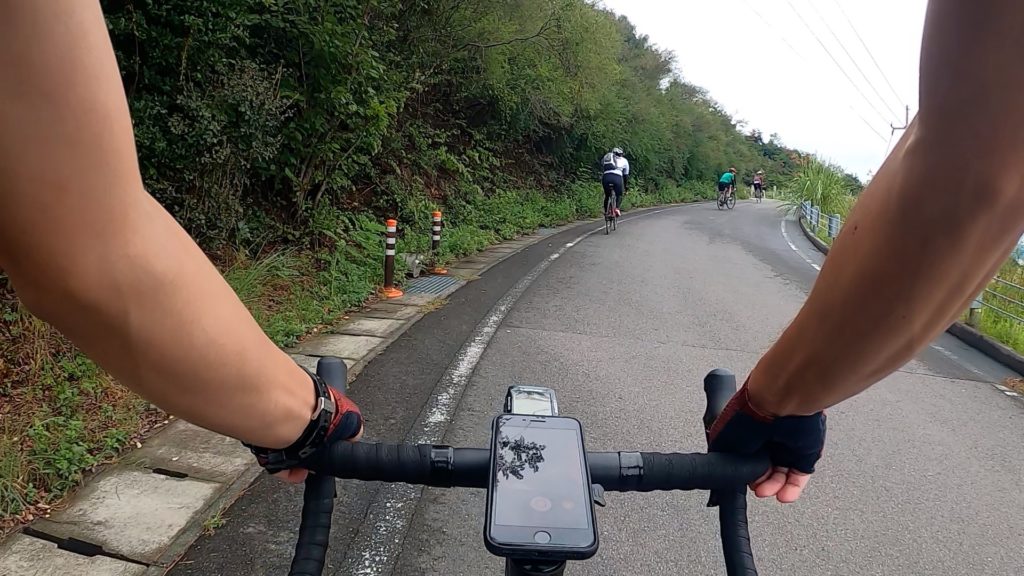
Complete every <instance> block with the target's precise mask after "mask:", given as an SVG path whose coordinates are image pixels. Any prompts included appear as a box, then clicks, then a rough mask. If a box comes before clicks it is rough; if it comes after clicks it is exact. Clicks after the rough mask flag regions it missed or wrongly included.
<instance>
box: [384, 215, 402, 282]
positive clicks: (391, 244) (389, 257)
mask: <svg viewBox="0 0 1024 576" xmlns="http://www.w3.org/2000/svg"><path fill="white" fill-rule="evenodd" d="M385 225H386V226H387V228H386V230H387V231H386V233H385V240H384V289H383V290H382V291H381V293H382V294H383V295H384V297H385V298H400V297H401V296H402V294H403V292H402V291H401V290H399V289H398V288H395V241H396V237H397V236H398V221H397V220H394V219H389V220H388V221H387V222H386V224H385Z"/></svg>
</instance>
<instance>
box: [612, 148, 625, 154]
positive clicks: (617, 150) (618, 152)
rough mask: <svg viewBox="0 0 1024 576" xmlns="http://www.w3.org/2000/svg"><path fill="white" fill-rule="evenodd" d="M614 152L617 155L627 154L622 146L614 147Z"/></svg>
mask: <svg viewBox="0 0 1024 576" xmlns="http://www.w3.org/2000/svg"><path fill="white" fill-rule="evenodd" d="M612 154H615V155H616V156H622V155H623V154H625V152H623V151H622V148H612Z"/></svg>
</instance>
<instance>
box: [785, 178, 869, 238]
mask: <svg viewBox="0 0 1024 576" xmlns="http://www.w3.org/2000/svg"><path fill="white" fill-rule="evenodd" d="M853 192H854V190H853V187H852V185H851V182H850V179H849V177H847V176H846V175H845V174H844V173H843V171H842V169H841V168H839V167H838V166H833V165H831V164H828V163H826V162H822V161H820V160H817V159H814V158H812V159H810V160H808V161H807V162H806V163H805V164H804V165H803V167H802V168H801V169H800V170H799V171H798V172H797V173H796V174H795V175H794V176H793V177H792V178H791V179H790V180H789V181H788V182H787V183H786V184H785V185H784V186H783V189H782V202H783V209H784V210H789V211H791V212H796V211H798V210H800V207H801V205H802V204H803V203H804V202H810V203H811V204H812V205H813V206H817V207H818V210H819V212H820V214H821V216H820V217H819V221H818V222H817V223H813V222H808V225H809V226H810V230H811V231H812V232H813V233H814V234H815V235H816V236H817V237H818V238H820V239H821V240H822V241H823V242H825V243H826V244H832V238H831V237H830V236H829V235H828V216H829V215H833V214H838V215H839V217H840V218H846V216H847V214H849V213H850V208H852V207H853V203H854V201H855V200H856V197H855V196H854V195H853Z"/></svg>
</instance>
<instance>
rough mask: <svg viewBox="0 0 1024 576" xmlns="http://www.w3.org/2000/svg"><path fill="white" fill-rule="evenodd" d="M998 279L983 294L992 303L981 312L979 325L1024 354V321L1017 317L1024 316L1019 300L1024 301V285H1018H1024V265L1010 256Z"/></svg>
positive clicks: (997, 275)
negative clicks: (1023, 287)
mask: <svg viewBox="0 0 1024 576" xmlns="http://www.w3.org/2000/svg"><path fill="white" fill-rule="evenodd" d="M996 279H997V280H993V281H992V282H991V283H990V284H989V286H988V290H986V291H985V292H984V293H983V294H982V301H983V302H985V304H987V305H988V306H984V307H982V309H981V310H980V311H979V312H978V329H979V330H981V331H982V332H983V333H985V334H987V335H988V336H991V337H993V338H995V339H996V340H998V341H1000V342H1002V343H1003V344H1006V345H1007V346H1009V347H1011V348H1013V349H1014V350H1016V351H1017V352H1020V353H1022V354H1024V323H1021V322H1020V321H1018V320H1017V319H1016V318H1024V305H1022V304H1019V303H1024V289H1022V288H1018V286H1024V266H1021V265H1020V264H1018V263H1017V262H1016V260H1014V259H1013V258H1010V259H1009V260H1007V262H1006V263H1005V264H1003V266H1002V267H1001V268H1000V269H999V273H998V274H996ZM999 280H1002V282H1000V281H999ZM992 308H997V309H998V310H993V309H992ZM1000 311H1002V313H1001V312H1000ZM1014 316H1016V318H1014Z"/></svg>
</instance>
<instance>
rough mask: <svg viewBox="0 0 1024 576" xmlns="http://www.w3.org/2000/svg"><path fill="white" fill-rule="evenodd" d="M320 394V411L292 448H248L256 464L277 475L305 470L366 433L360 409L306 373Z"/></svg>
mask: <svg viewBox="0 0 1024 576" xmlns="http://www.w3.org/2000/svg"><path fill="white" fill-rule="evenodd" d="M306 373H307V374H309V377H310V379H311V380H312V384H313V389H314V391H315V394H316V398H317V401H316V409H315V411H314V413H313V414H312V416H311V417H310V422H309V426H307V427H306V429H305V430H304V431H303V432H302V435H301V436H299V439H298V440H296V441H295V442H294V443H293V444H292V445H291V446H288V447H287V448H284V449H281V450H271V449H269V448H260V447H257V446H252V445H249V444H246V446H247V447H248V448H249V449H250V450H251V451H252V453H253V454H254V455H255V456H256V460H257V461H259V463H260V465H261V466H263V467H264V468H265V469H266V470H267V472H269V473H271V474H273V473H276V472H281V471H283V470H289V469H291V468H304V467H305V466H304V463H305V462H307V461H308V460H310V459H311V458H312V457H313V456H315V455H316V454H317V453H318V452H320V451H321V450H323V449H324V448H326V447H328V446H330V445H331V444H334V443H336V442H342V441H345V440H351V439H352V438H355V437H356V436H358V435H359V432H360V431H362V429H363V416H362V414H361V413H360V412H359V407H358V406H356V404H355V402H353V401H352V400H350V399H349V397H348V396H345V395H344V394H342V393H341V392H340V391H338V390H335V389H334V388H332V387H330V386H328V385H327V384H326V383H324V381H323V380H322V379H321V378H320V377H319V376H317V375H316V374H313V373H312V372H310V371H308V370H306Z"/></svg>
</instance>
